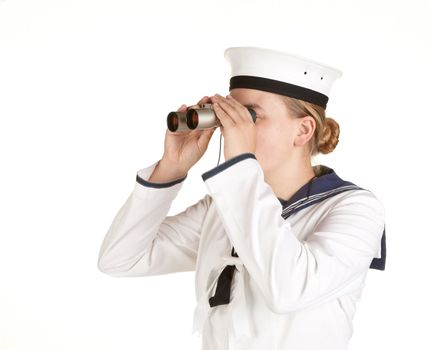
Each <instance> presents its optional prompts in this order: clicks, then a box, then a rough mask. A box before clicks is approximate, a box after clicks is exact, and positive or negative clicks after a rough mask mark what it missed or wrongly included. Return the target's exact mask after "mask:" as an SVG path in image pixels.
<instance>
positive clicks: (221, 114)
mask: <svg viewBox="0 0 427 350" xmlns="http://www.w3.org/2000/svg"><path fill="white" fill-rule="evenodd" d="M213 108H214V111H215V114H216V116H217V117H218V119H219V120H220V122H221V124H222V126H224V127H226V128H227V127H231V126H233V125H234V124H235V123H234V121H233V119H231V118H230V117H229V115H228V114H227V113H226V112H225V111H224V110H223V109H222V108H221V106H220V105H219V104H218V103H217V102H215V103H214V104H213Z"/></svg>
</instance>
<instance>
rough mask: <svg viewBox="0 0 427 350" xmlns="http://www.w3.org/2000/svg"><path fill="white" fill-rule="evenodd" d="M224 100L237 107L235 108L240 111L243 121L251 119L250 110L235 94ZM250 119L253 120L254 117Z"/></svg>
mask: <svg viewBox="0 0 427 350" xmlns="http://www.w3.org/2000/svg"><path fill="white" fill-rule="evenodd" d="M224 100H225V101H226V102H227V103H228V104H229V105H230V106H233V107H234V108H235V110H236V111H237V112H238V114H239V117H240V118H241V120H242V121H248V120H249V118H248V114H249V116H250V113H249V111H248V110H247V108H246V107H245V106H243V105H242V104H241V103H240V102H239V101H237V100H236V99H234V98H233V96H231V95H227V96H226V97H225V99H224ZM250 120H252V117H251V119H250Z"/></svg>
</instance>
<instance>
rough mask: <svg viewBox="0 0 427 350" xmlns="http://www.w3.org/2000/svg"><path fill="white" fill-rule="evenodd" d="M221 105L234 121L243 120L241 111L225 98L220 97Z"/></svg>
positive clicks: (219, 102)
mask: <svg viewBox="0 0 427 350" xmlns="http://www.w3.org/2000/svg"><path fill="white" fill-rule="evenodd" d="M218 104H219V106H220V107H221V108H222V109H223V110H224V112H225V113H227V114H228V116H229V118H230V119H232V120H233V122H234V123H238V122H241V121H243V118H242V116H240V114H239V111H238V110H237V109H236V107H235V106H233V105H231V104H230V103H229V102H228V101H226V100H225V98H220V99H219V100H218Z"/></svg>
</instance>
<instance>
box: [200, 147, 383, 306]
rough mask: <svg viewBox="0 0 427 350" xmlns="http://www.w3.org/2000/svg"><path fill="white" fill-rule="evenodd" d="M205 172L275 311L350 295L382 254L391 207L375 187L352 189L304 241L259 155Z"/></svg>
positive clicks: (245, 261) (224, 218)
mask: <svg viewBox="0 0 427 350" xmlns="http://www.w3.org/2000/svg"><path fill="white" fill-rule="evenodd" d="M202 177H203V180H204V181H205V184H206V186H207V188H208V190H209V192H210V194H211V196H212V199H213V203H214V205H215V207H216V209H217V211H218V213H219V215H220V217H221V220H222V222H223V225H224V227H225V230H226V232H227V235H228V237H229V238H230V241H231V243H232V244H233V246H234V248H235V249H236V252H237V254H238V255H239V257H240V259H241V260H242V262H243V264H244V266H245V268H246V269H247V271H248V273H249V275H250V276H251V278H253V279H254V281H255V283H256V285H257V286H258V287H259V289H260V291H261V292H262V295H263V296H264V298H265V302H266V304H267V305H268V307H269V308H270V309H271V310H272V311H273V312H276V313H282V314H283V313H289V312H293V311H296V310H300V309H304V308H307V307H311V306H314V305H316V304H320V303H324V302H327V301H329V300H331V299H334V298H337V297H339V296H341V295H344V294H347V293H348V292H350V291H352V290H351V288H353V290H354V288H355V287H354V285H352V282H354V281H357V280H358V279H359V280H360V277H361V276H362V275H363V274H365V273H366V272H367V271H368V269H369V265H370V263H371V261H372V259H373V258H374V257H375V256H377V254H378V250H379V247H380V243H381V237H382V233H383V229H384V208H383V206H382V204H381V203H380V202H379V200H378V199H377V198H376V197H375V196H374V195H373V194H372V193H371V192H369V191H362V190H360V191H348V192H347V193H346V194H345V195H344V196H343V197H342V198H341V199H340V201H338V202H337V203H336V204H335V205H334V206H333V207H332V208H331V209H330V210H329V211H328V213H327V215H325V216H323V217H322V218H321V219H320V220H319V222H318V224H317V226H316V228H315V229H314V231H313V232H311V233H310V234H309V235H308V236H307V239H306V240H303V241H300V240H298V239H297V237H296V236H295V235H294V234H293V232H292V227H291V225H290V223H289V222H288V221H287V220H285V219H284V218H283V217H282V216H281V214H282V206H281V203H280V202H279V201H278V199H277V197H276V195H275V193H274V192H273V190H272V188H271V187H270V186H269V185H268V184H267V183H266V182H265V181H264V175H263V171H262V168H261V166H260V165H259V163H258V161H257V160H256V158H255V155H254V154H252V153H244V154H241V155H239V156H236V157H234V158H231V159H228V160H227V161H226V162H224V163H222V164H221V165H219V166H217V167H216V168H213V169H211V170H210V171H208V172H206V173H204V174H203V175H202ZM353 284H354V283H353Z"/></svg>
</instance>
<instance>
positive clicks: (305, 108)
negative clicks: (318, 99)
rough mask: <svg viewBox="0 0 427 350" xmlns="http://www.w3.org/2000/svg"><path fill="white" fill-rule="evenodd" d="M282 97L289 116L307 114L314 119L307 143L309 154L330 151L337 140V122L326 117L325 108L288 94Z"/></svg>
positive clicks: (299, 116) (300, 116)
mask: <svg viewBox="0 0 427 350" xmlns="http://www.w3.org/2000/svg"><path fill="white" fill-rule="evenodd" d="M282 98H283V101H284V102H285V104H286V107H287V108H288V109H289V111H290V113H291V116H293V117H295V118H302V117H305V116H307V115H309V116H311V117H313V118H314V120H315V121H316V130H315V131H314V135H313V137H312V138H311V139H310V143H309V149H310V154H311V155H312V156H315V155H317V154H319V153H323V154H327V153H331V152H332V151H333V150H334V149H335V147H336V146H337V144H338V141H339V135H340V126H339V124H338V123H337V122H336V121H335V120H334V119H332V118H329V117H326V116H325V109H324V108H323V107H321V106H318V105H315V104H313V103H310V102H306V101H303V100H298V99H295V98H292V97H288V96H282Z"/></svg>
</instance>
